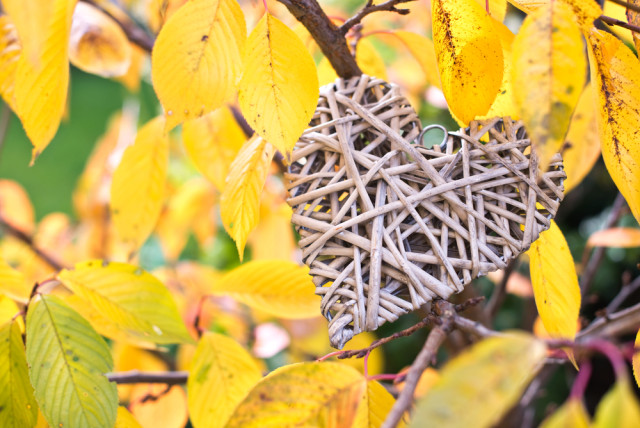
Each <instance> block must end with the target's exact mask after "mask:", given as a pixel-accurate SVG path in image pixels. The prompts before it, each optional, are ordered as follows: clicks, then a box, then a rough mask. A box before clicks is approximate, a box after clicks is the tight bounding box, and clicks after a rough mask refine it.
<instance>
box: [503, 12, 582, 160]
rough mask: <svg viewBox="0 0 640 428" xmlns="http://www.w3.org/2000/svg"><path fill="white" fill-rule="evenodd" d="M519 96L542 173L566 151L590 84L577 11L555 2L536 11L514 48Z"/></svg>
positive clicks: (525, 23) (517, 101)
mask: <svg viewBox="0 0 640 428" xmlns="http://www.w3.org/2000/svg"><path fill="white" fill-rule="evenodd" d="M513 53H514V54H513V70H512V73H513V76H512V78H513V89H514V92H513V95H514V101H515V103H516V105H517V107H518V109H519V111H520V117H521V118H522V120H523V121H524V123H525V125H526V127H527V132H528V134H529V137H530V138H531V143H532V145H533V148H534V149H535V150H536V153H537V155H538V157H539V167H540V169H541V170H543V171H544V170H546V169H547V167H548V165H549V162H550V161H551V157H552V156H553V155H555V154H556V153H557V152H559V151H560V149H561V147H562V145H563V143H564V137H565V135H566V133H567V130H568V129H569V122H570V120H571V115H572V114H573V110H574V108H575V106H576V104H577V103H578V99H579V98H580V93H581V92H582V88H583V87H584V84H585V81H586V74H585V73H586V67H587V63H586V58H585V56H584V44H583V42H582V35H581V34H580V28H579V27H578V24H577V23H576V22H575V18H574V15H573V10H572V9H571V7H569V6H568V5H566V4H564V3H561V2H558V1H554V2H551V3H550V5H549V6H544V7H540V8H538V9H536V10H535V11H533V12H532V13H531V14H530V15H529V16H528V17H527V18H526V19H525V21H524V23H523V24H522V28H520V31H519V32H518V35H517V36H516V38H515V40H514V42H513Z"/></svg>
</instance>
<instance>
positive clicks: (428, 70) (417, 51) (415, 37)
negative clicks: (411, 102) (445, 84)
mask: <svg viewBox="0 0 640 428" xmlns="http://www.w3.org/2000/svg"><path fill="white" fill-rule="evenodd" d="M392 34H393V35H394V36H396V37H398V38H399V39H400V40H401V41H402V43H404V44H405V46H406V47H407V49H409V52H411V55H413V57H414V58H415V59H416V60H417V61H418V63H419V64H420V67H422V71H424V74H425V75H426V76H427V81H428V82H429V83H430V84H431V85H433V86H435V87H437V88H441V87H442V85H441V84H440V74H439V73H438V63H437V60H436V51H435V47H434V46H433V41H432V40H431V39H429V38H428V37H424V36H421V35H419V34H416V33H412V32H410V31H402V30H396V31H394V32H393V33H392Z"/></svg>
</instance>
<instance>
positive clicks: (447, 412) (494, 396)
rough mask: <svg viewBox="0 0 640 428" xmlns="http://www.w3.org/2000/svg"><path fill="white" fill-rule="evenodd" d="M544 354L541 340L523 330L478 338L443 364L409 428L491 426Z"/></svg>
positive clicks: (517, 396) (417, 408) (544, 347)
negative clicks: (483, 338)
mask: <svg viewBox="0 0 640 428" xmlns="http://www.w3.org/2000/svg"><path fill="white" fill-rule="evenodd" d="M546 353H547V352H546V346H545V344H544V342H542V341H540V340H537V339H535V338H534V337H533V336H530V335H528V334H524V333H509V334H507V335H505V336H502V337H492V338H489V339H485V340H483V341H481V342H478V343H477V344H475V345H473V346H472V347H471V348H468V349H467V350H465V351H463V353H461V354H460V355H458V356H457V357H456V358H454V359H452V360H450V361H449V362H448V363H447V365H445V366H444V368H443V369H442V370H441V372H440V379H439V380H438V381H437V382H436V384H435V385H434V386H433V387H432V388H431V389H430V390H429V392H428V393H427V395H425V396H424V397H423V398H422V399H420V400H419V401H418V403H417V404H416V411H415V414H414V415H413V418H412V421H411V425H410V426H412V427H420V426H424V423H425V421H429V424H430V425H432V426H434V427H439V428H446V427H474V428H484V427H490V426H493V425H494V424H495V423H497V422H498V421H499V420H500V419H501V418H502V415H504V414H505V413H506V411H507V410H509V409H510V408H511V407H512V406H513V405H514V404H515V403H516V402H517V400H518V399H519V398H520V396H521V395H522V392H523V391H524V389H525V388H526V387H527V385H528V384H529V382H530V381H531V379H533V378H534V376H535V375H536V373H537V371H538V369H539V368H540V367H541V365H542V363H543V361H544V359H545V358H546Z"/></svg>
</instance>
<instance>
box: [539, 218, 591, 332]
mask: <svg viewBox="0 0 640 428" xmlns="http://www.w3.org/2000/svg"><path fill="white" fill-rule="evenodd" d="M527 254H528V255H529V268H530V271H531V282H532V284H533V295H534V297H535V300H536V306H537V308H538V313H539V314H540V318H541V319H542V323H543V324H544V328H545V329H546V330H547V332H548V333H549V335H550V336H551V337H553V338H562V339H573V338H574V337H575V335H576V332H577V326H578V317H579V315H580V286H579V285H578V276H577V274H576V268H575V265H574V263H573V258H572V257H571V252H570V251H569V246H568V245H567V241H566V240H565V239H564V236H563V235H562V232H561V231H560V228H559V227H558V225H557V224H556V223H555V222H554V221H553V220H552V221H551V227H550V228H549V230H546V231H544V232H542V233H541V234H540V237H539V238H538V239H537V240H536V241H534V242H533V244H531V248H530V249H529V251H528V252H527Z"/></svg>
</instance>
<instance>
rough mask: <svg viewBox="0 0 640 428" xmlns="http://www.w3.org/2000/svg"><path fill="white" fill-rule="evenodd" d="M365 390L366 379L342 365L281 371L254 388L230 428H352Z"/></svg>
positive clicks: (300, 366) (292, 367)
mask: <svg viewBox="0 0 640 428" xmlns="http://www.w3.org/2000/svg"><path fill="white" fill-rule="evenodd" d="M366 387H367V385H366V379H365V378H364V377H363V376H362V375H361V374H360V373H358V372H357V371H356V370H355V369H353V368H352V367H349V366H345V365H343V364H338V363H326V362H325V363H300V364H291V365H288V366H284V367H280V368H279V369H276V370H274V371H273V372H272V373H270V374H269V375H268V376H267V377H265V378H264V379H263V380H262V381H261V382H260V383H258V384H257V385H256V386H255V388H253V390H252V391H251V392H250V393H249V395H248V396H247V397H246V398H245V399H244V401H243V402H242V403H240V405H239V406H238V408H237V409H236V411H235V412H234V414H233V415H232V416H231V419H230V420H229V423H228V424H227V427H228V428H235V427H242V428H253V427H255V428H262V427H266V426H273V427H291V426H305V427H335V428H349V427H351V426H352V423H353V421H354V419H355V417H356V413H357V409H358V406H359V404H360V401H361V400H362V397H363V394H365V391H366Z"/></svg>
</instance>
